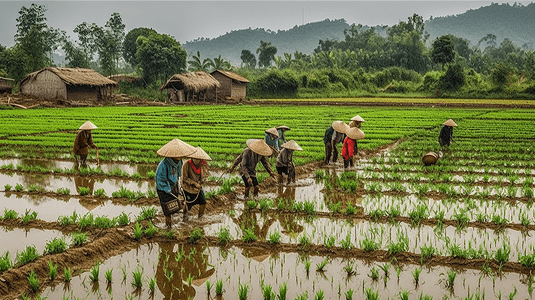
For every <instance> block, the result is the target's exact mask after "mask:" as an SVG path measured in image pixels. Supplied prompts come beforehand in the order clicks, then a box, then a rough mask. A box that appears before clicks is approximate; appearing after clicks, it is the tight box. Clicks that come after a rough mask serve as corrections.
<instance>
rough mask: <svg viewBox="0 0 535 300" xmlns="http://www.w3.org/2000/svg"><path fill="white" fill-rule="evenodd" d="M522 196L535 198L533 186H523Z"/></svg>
mask: <svg viewBox="0 0 535 300" xmlns="http://www.w3.org/2000/svg"><path fill="white" fill-rule="evenodd" d="M522 196H523V197H526V198H528V199H532V198H533V189H532V188H531V187H529V186H528V187H526V186H524V187H522Z"/></svg>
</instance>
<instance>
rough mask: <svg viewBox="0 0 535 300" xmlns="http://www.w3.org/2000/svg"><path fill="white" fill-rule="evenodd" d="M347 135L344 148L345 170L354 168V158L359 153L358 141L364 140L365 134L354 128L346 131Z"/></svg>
mask: <svg viewBox="0 0 535 300" xmlns="http://www.w3.org/2000/svg"><path fill="white" fill-rule="evenodd" d="M346 135H347V137H346V138H345V139H344V144H343V146H342V157H343V158H344V169H347V168H348V167H349V166H351V167H353V157H354V156H355V155H356V154H357V152H359V147H358V145H357V141H358V140H362V139H363V138H364V132H362V130H360V129H358V128H357V127H352V128H349V129H348V130H346Z"/></svg>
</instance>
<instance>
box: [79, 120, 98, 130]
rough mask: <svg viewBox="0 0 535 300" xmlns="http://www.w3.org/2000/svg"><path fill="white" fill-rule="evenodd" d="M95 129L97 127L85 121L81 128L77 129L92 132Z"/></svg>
mask: <svg viewBox="0 0 535 300" xmlns="http://www.w3.org/2000/svg"><path fill="white" fill-rule="evenodd" d="M97 128H98V127H97V126H96V125H95V124H93V123H91V122H90V121H87V122H85V123H84V124H83V125H82V126H80V128H78V129H80V130H93V129H97Z"/></svg>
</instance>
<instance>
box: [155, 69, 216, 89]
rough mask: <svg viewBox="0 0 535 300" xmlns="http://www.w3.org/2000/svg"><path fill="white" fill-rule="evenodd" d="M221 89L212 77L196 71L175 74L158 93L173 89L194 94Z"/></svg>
mask: <svg viewBox="0 0 535 300" xmlns="http://www.w3.org/2000/svg"><path fill="white" fill-rule="evenodd" d="M216 87H217V88H219V87H221V83H219V81H217V79H215V78H214V77H213V76H212V75H210V74H208V73H206V72H202V71H197V72H187V73H180V74H175V75H173V76H171V78H169V80H167V82H166V83H165V84H164V85H162V87H161V88H160V91H162V90H165V89H168V88H175V89H177V90H189V91H193V92H195V93H198V92H200V91H204V90H208V89H213V88H216Z"/></svg>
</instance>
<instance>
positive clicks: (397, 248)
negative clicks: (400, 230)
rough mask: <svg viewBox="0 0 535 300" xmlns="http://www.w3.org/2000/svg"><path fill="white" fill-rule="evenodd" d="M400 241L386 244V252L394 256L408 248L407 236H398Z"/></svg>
mask: <svg viewBox="0 0 535 300" xmlns="http://www.w3.org/2000/svg"><path fill="white" fill-rule="evenodd" d="M399 239H400V241H399V242H397V243H394V242H390V244H388V245H387V249H388V254H389V255H393V256H395V255H396V254H398V253H401V252H405V251H407V250H408V249H409V238H408V237H407V236H405V237H399Z"/></svg>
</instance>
